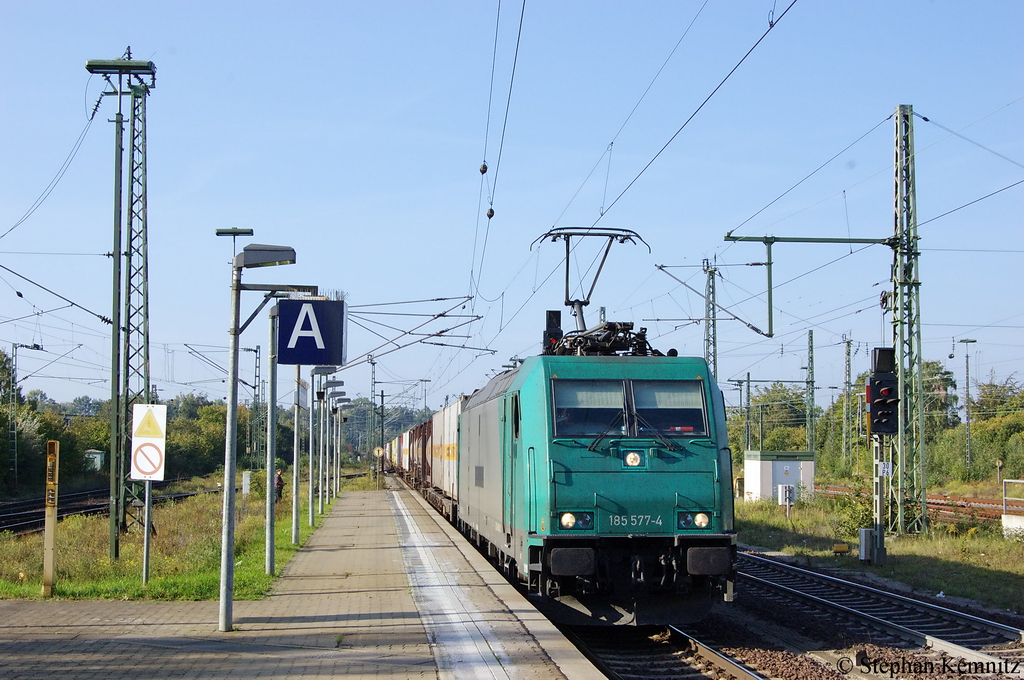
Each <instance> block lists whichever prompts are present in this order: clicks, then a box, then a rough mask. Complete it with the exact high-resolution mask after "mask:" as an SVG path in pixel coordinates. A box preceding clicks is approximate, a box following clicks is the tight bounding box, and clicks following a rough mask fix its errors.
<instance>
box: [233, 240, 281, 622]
mask: <svg viewBox="0 0 1024 680" xmlns="http://www.w3.org/2000/svg"><path fill="white" fill-rule="evenodd" d="M294 263H295V250H294V249H293V248H290V247H288V246H268V245H258V244H251V245H247V246H246V247H245V248H244V249H243V250H242V252H240V253H238V254H237V255H235V257H234V258H233V260H232V262H231V326H230V328H229V329H228V335H229V343H228V404H227V406H228V411H227V418H226V423H225V432H224V514H223V518H222V531H221V548H220V549H221V553H220V617H219V625H218V628H219V630H220V631H222V632H228V631H230V630H231V629H232V621H231V614H232V612H231V609H232V604H233V598H234V586H235V467H236V457H237V446H238V336H239V335H240V334H241V332H242V330H243V328H240V327H239V312H240V306H241V292H242V270H243V269H251V268H254V267H272V266H274V265H279V264H294Z"/></svg>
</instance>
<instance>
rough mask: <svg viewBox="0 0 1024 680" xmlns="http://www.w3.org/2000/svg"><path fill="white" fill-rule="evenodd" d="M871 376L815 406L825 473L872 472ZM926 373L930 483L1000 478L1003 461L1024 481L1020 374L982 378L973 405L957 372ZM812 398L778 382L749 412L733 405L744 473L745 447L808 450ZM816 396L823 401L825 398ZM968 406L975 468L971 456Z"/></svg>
mask: <svg viewBox="0 0 1024 680" xmlns="http://www.w3.org/2000/svg"><path fill="white" fill-rule="evenodd" d="M868 375H869V373H867V372H865V373H863V374H861V375H860V376H858V377H857V379H856V380H855V381H854V386H853V387H852V388H851V389H850V390H848V391H840V392H839V393H838V394H835V395H834V397H833V399H832V401H831V403H830V404H829V405H828V406H827V407H825V408H822V407H820V406H816V407H815V412H814V414H813V416H814V426H815V427H814V433H815V436H814V450H815V452H816V461H817V470H818V474H819V475H824V476H829V477H832V478H848V477H852V476H858V475H871V474H872V454H871V443H870V441H869V439H868V436H867V432H866V404H865V398H864V384H865V381H866V380H867V377H868ZM922 378H923V381H922V382H923V384H924V393H925V394H924V413H925V422H924V439H925V467H926V472H927V475H928V481H929V484H930V485H931V484H942V483H947V482H970V481H983V480H989V479H991V480H994V479H996V476H997V471H996V465H997V463H1002V477H1003V478H1004V479H1005V478H1012V479H1024V386H1022V385H1021V384H1020V383H1019V382H1018V381H1017V380H1016V379H1015V378H1014V376H1012V375H1011V376H1009V377H1008V378H1005V379H1004V380H1002V381H998V380H997V379H996V378H995V376H994V375H990V376H989V378H988V380H987V381H981V380H978V381H975V382H974V385H973V387H974V390H973V391H974V395H972V396H971V398H970V399H968V400H966V409H965V408H964V406H965V404H964V403H963V402H964V401H965V400H963V399H962V398H961V396H960V395H959V394H958V391H957V384H956V380H955V378H954V376H953V373H952V371H949V370H947V369H946V368H945V367H944V366H943V365H942V363H941V362H938V361H925V362H924V363H923V370H922ZM806 396H807V390H806V387H801V386H799V385H797V386H794V385H792V384H788V383H785V384H784V383H781V382H778V383H772V384H771V385H768V386H765V387H757V388H754V390H753V394H752V395H751V397H750V408H749V409H747V408H746V405H745V404H744V405H743V406H740V407H736V408H732V409H730V412H729V417H728V426H729V442H730V446H731V448H732V451H733V465H734V468H735V470H736V471H737V474H742V473H741V472H740V470H742V466H743V451H744V449H745V448H750V449H751V450H763V451H805V450H807V426H806V423H807V399H806ZM815 401H816V402H821V401H822V400H821V397H820V396H817V397H816V399H815ZM844 408H845V410H846V414H847V415H846V417H845V418H844ZM968 411H969V413H970V421H971V465H970V467H968V465H967V456H966V451H967V427H966V421H965V417H966V415H967V412H968ZM844 433H845V437H844Z"/></svg>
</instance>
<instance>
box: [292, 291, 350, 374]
mask: <svg viewBox="0 0 1024 680" xmlns="http://www.w3.org/2000/svg"><path fill="white" fill-rule="evenodd" d="M277 309H278V312H277V313H278V321H279V325H278V331H277V363H279V364H300V365H302V366H343V365H344V364H345V358H346V357H345V354H346V352H345V349H346V348H345V340H346V338H345V302H344V301H343V300H339V301H334V300H281V301H280V302H278V303H277Z"/></svg>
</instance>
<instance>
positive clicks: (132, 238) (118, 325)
mask: <svg viewBox="0 0 1024 680" xmlns="http://www.w3.org/2000/svg"><path fill="white" fill-rule="evenodd" d="M85 68H86V70H87V71H89V73H92V74H94V75H101V76H102V77H103V78H104V80H106V81H107V85H108V86H109V90H108V91H104V92H103V93H102V94H101V95H100V96H101V99H102V97H106V96H114V97H116V98H117V115H116V117H115V118H114V120H112V121H111V122H113V123H114V246H113V248H112V249H111V257H112V260H113V267H112V268H113V286H112V287H113V291H112V300H113V303H112V305H111V307H112V312H111V321H112V330H111V348H110V365H111V377H110V392H111V394H110V406H111V409H110V411H111V416H110V558H111V559H112V560H114V559H118V557H119V552H120V550H119V538H118V535H119V533H120V532H121V531H123V530H124V529H125V528H126V526H127V523H126V516H127V515H126V513H127V508H128V505H129V496H131V495H133V490H132V489H130V488H129V485H128V482H127V475H128V471H129V470H130V466H129V465H128V462H129V461H128V454H129V444H130V439H129V434H130V433H129V432H128V430H129V427H128V424H129V423H130V422H131V420H130V414H131V409H132V406H133V405H134V404H136V403H143V402H149V401H150V400H151V399H152V398H153V397H154V396H155V395H153V394H152V390H151V383H150V379H149V378H150V376H149V277H148V269H149V267H148V248H147V237H146V231H147V229H146V227H147V211H146V97H148V96H149V91H150V90H151V89H153V88H154V87H156V65H155V64H154V63H153V62H151V61H142V60H133V59H132V54H131V48H128V49H127V50H125V54H124V56H122V57H121V58H119V59H92V60H90V61H87V62H86V64H85ZM126 96H129V97H130V98H131V137H130V153H129V175H128V176H129V187H130V188H129V196H130V198H129V203H128V210H129V213H128V220H127V226H126V225H125V224H124V223H123V221H122V218H123V215H122V211H121V208H122V194H123V189H124V187H123V179H122V165H123V157H124V148H123V138H124V116H123V113H122V107H123V100H124V97H126ZM98 109H99V102H97V104H96V109H95V110H94V111H93V114H94V115H95V112H96V110H98ZM125 233H127V244H126V246H125V247H122V243H123V242H124V241H123V239H122V235H123V234H125ZM122 258H124V260H123V262H122ZM122 264H124V270H123V271H124V272H125V275H124V285H123V288H122V266H121V265H122ZM122 292H123V295H122ZM122 301H123V307H124V309H123V312H124V313H123V317H124V318H123V322H122Z"/></svg>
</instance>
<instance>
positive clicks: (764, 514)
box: [736, 497, 1024, 614]
mask: <svg viewBox="0 0 1024 680" xmlns="http://www.w3.org/2000/svg"><path fill="white" fill-rule="evenodd" d="M864 508H865V503H864V502H863V501H861V502H851V501H848V500H842V499H827V498H823V497H819V498H816V499H815V500H814V501H813V502H810V503H798V504H797V505H796V506H794V507H793V508H792V510H791V513H790V517H789V518H787V517H786V511H785V508H784V507H780V506H778V505H776V504H774V503H772V502H765V501H761V502H755V503H743V502H737V504H736V528H737V531H738V532H739V540H740V541H741V542H742V543H745V544H747V545H752V546H757V547H760V548H766V549H769V550H777V551H780V552H783V553H787V554H789V555H793V556H794V557H797V558H798V560H799V561H801V562H803V563H805V564H808V565H810V566H818V567H831V568H839V569H851V570H857V571H863V572H867V573H872V574H875V575H877V576H882V577H885V578H890V579H895V580H897V581H901V582H903V583H906V584H907V585H909V586H911V587H912V588H913V589H915V590H918V591H921V592H923V593H926V594H931V595H934V594H937V593H939V592H942V593H944V594H945V595H947V596H957V597H966V598H970V599H973V600H977V601H979V602H982V603H984V604H987V605H990V606H993V607H998V608H1000V609H1006V610H1010V611H1013V612H1016V613H1018V614H1024V560H1022V559H1021V557H1022V556H1024V546H1022V545H1021V543H1019V542H1014V541H1008V540H1006V539H1004V538H1003V536H1002V530H1001V527H1000V525H999V523H998V522H988V523H983V524H982V523H979V524H976V525H969V524H966V523H962V524H946V523H941V522H936V523H933V528H932V531H931V532H930V533H928V534H921V535H909V536H903V537H894V536H890V537H887V538H886V550H887V552H888V562H887V564H886V565H885V566H880V567H876V566H871V565H866V564H864V563H862V562H861V561H860V560H859V559H858V558H857V556H856V554H855V552H851V553H850V554H849V555H845V556H838V557H837V556H835V555H833V554H832V546H833V545H834V544H836V543H844V542H845V543H850V544H851V548H855V547H856V531H855V530H856V527H858V526H868V524H867V523H866V522H863V513H864ZM867 510H868V515H867V517H869V518H870V507H868V508H867Z"/></svg>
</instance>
